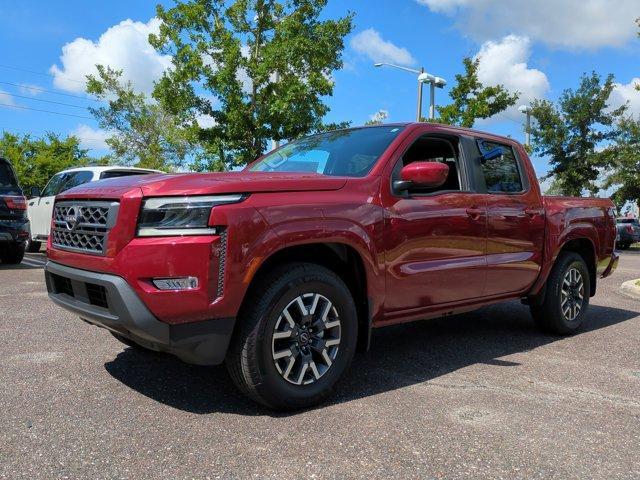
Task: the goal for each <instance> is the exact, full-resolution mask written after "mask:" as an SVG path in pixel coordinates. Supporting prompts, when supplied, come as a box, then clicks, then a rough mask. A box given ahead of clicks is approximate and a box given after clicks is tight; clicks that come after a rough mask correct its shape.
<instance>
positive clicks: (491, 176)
mask: <svg viewBox="0 0 640 480" xmlns="http://www.w3.org/2000/svg"><path fill="white" fill-rule="evenodd" d="M478 148H479V149H480V153H482V154H484V153H487V152H490V151H491V150H493V149H495V148H500V149H501V150H502V155H501V156H499V157H496V158H493V159H491V160H487V161H486V162H484V163H483V164H482V174H483V175H484V180H485V184H486V186H487V192H489V193H517V192H522V191H523V190H524V187H523V183H522V176H521V173H520V167H519V166H518V160H517V159H516V156H515V153H514V152H513V148H511V147H510V146H509V145H504V144H501V143H496V142H490V141H488V140H478Z"/></svg>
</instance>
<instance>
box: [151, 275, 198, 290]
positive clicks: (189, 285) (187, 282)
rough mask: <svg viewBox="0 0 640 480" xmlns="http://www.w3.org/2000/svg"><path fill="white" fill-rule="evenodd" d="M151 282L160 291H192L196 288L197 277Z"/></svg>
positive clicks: (154, 280) (162, 279) (161, 279)
mask: <svg viewBox="0 0 640 480" xmlns="http://www.w3.org/2000/svg"><path fill="white" fill-rule="evenodd" d="M151 282H152V283H153V284H154V285H155V286H156V288H158V289H160V290H193V289H194V288H198V277H176V278H154V279H152V280H151Z"/></svg>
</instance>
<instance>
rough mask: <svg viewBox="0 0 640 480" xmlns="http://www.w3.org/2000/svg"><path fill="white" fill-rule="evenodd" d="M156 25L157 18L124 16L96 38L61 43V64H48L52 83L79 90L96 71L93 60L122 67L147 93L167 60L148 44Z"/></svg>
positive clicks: (126, 77)
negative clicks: (135, 19)
mask: <svg viewBox="0 0 640 480" xmlns="http://www.w3.org/2000/svg"><path fill="white" fill-rule="evenodd" d="M159 28H160V20H159V19H157V18H152V19H151V20H149V22H147V23H143V22H134V21H133V20H124V21H122V22H120V23H119V24H118V25H115V26H113V27H110V28H109V29H108V30H107V31H106V32H104V33H103V34H102V35H101V36H100V38H99V39H98V41H96V42H94V41H92V40H87V39H86V38H76V39H75V40H73V41H72V42H70V43H67V44H66V45H65V46H64V47H62V55H61V56H60V62H61V63H62V67H58V65H57V64H56V65H52V66H51V69H50V72H51V73H52V75H53V83H54V85H55V86H56V87H58V88H61V89H63V90H68V91H72V92H83V91H84V90H85V79H86V76H87V75H89V74H93V73H95V72H96V68H95V65H96V64H102V65H109V66H111V67H112V68H115V69H118V70H123V79H124V80H125V81H127V80H128V81H131V83H132V84H133V86H134V88H135V89H136V90H139V91H142V92H146V93H149V92H150V91H151V90H152V88H153V82H154V81H155V80H157V79H158V78H160V76H161V75H162V73H163V72H164V71H165V70H166V69H167V68H168V67H169V65H170V64H171V57H170V56H168V55H160V54H159V53H158V52H157V51H156V50H155V49H154V48H153V47H152V46H151V45H150V44H149V41H148V37H149V34H151V33H157V32H158V30H159Z"/></svg>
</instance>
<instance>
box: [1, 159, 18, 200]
mask: <svg viewBox="0 0 640 480" xmlns="http://www.w3.org/2000/svg"><path fill="white" fill-rule="evenodd" d="M0 188H1V189H2V190H3V191H4V192H5V193H9V192H17V191H18V181H17V180H16V177H15V175H14V174H13V169H12V168H11V167H10V166H9V165H7V164H6V163H4V162H0Z"/></svg>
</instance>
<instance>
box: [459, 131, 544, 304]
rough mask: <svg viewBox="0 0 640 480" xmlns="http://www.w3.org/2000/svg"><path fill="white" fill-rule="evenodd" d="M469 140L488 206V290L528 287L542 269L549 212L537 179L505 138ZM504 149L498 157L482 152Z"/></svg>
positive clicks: (504, 291) (521, 153)
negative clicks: (546, 218) (484, 157)
mask: <svg viewBox="0 0 640 480" xmlns="http://www.w3.org/2000/svg"><path fill="white" fill-rule="evenodd" d="M475 140H476V141H475V142H474V143H471V144H468V145H470V147H471V148H475V151H471V152H469V155H470V156H475V158H477V159H478V161H476V162H475V167H476V169H477V170H478V177H479V183H480V187H479V188H480V189H481V190H482V191H484V192H485V204H486V208H487V256H486V258H487V277H486V278H487V282H486V288H485V295H487V296H493V295H502V294H508V293H514V292H520V291H525V290H527V289H528V288H529V287H530V286H531V285H532V284H533V282H535V280H536V279H537V278H538V274H539V272H540V269H541V268H542V249H543V245H544V230H545V216H544V208H543V205H542V197H541V195H540V189H539V187H538V183H537V180H536V178H535V175H534V174H533V170H532V169H531V167H530V164H529V163H525V160H526V159H525V158H524V155H525V152H524V151H519V149H520V148H521V147H519V146H518V145H517V144H515V143H513V144H511V143H509V142H507V141H505V142H500V141H496V140H493V139H486V138H476V139H475ZM494 149H501V150H502V154H501V155H499V156H498V157H496V158H493V159H490V160H487V161H482V160H480V159H481V158H482V154H484V153H487V152H490V151H492V150H494Z"/></svg>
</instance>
